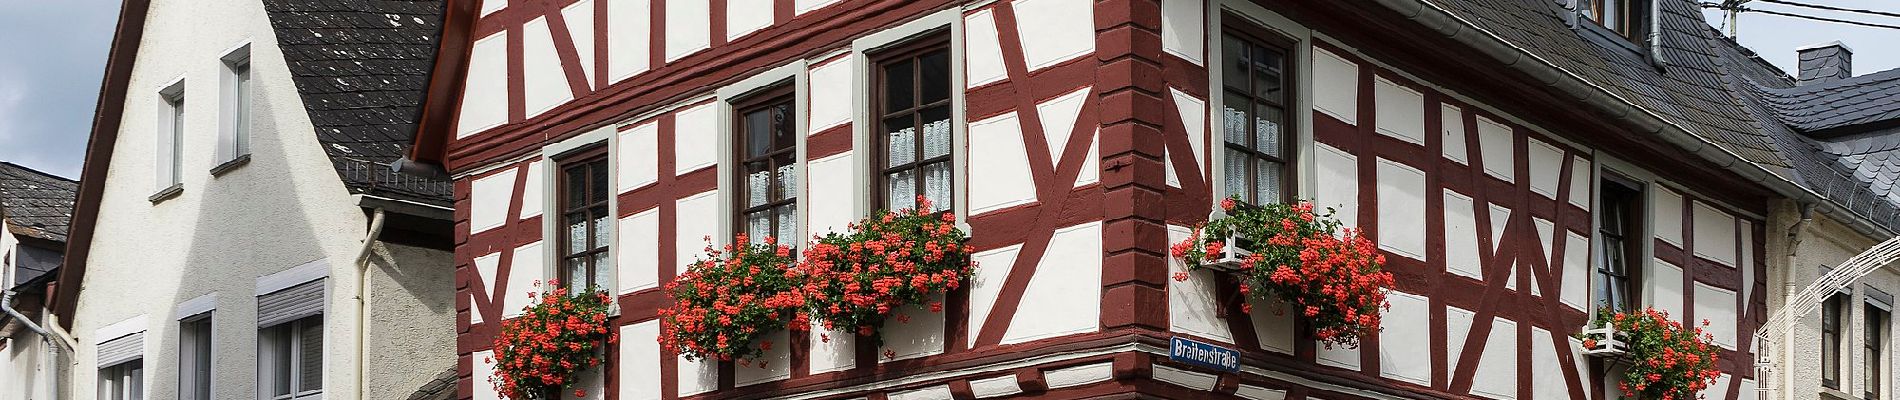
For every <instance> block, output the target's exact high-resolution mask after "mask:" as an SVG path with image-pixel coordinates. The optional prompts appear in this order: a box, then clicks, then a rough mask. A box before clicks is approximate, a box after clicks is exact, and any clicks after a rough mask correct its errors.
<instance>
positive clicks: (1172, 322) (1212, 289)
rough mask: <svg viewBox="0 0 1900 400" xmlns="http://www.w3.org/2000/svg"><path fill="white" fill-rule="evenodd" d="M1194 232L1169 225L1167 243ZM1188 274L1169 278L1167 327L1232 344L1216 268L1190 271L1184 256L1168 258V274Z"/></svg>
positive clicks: (1184, 237) (1266, 311) (1257, 310)
mask: <svg viewBox="0 0 1900 400" xmlns="http://www.w3.org/2000/svg"><path fill="white" fill-rule="evenodd" d="M1190 233H1191V232H1190V231H1189V229H1188V227H1185V226H1174V225H1169V226H1168V243H1179V242H1181V241H1183V240H1187V237H1188V235H1189V234H1190ZM1178 273H1188V274H1189V277H1188V279H1187V280H1185V281H1180V280H1174V279H1169V280H1168V327H1169V330H1172V331H1175V332H1181V333H1187V334H1191V335H1196V336H1200V337H1204V338H1210V339H1214V340H1219V341H1222V342H1227V343H1233V341H1234V337H1233V334H1231V333H1229V332H1228V330H1227V321H1226V320H1225V319H1223V318H1221V313H1220V301H1219V300H1218V299H1217V298H1216V296H1217V294H1219V293H1220V292H1219V287H1218V286H1219V285H1217V284H1216V283H1217V282H1219V280H1218V279H1217V277H1218V275H1216V273H1215V272H1214V271H1213V270H1208V269H1202V270H1199V271H1193V272H1189V271H1188V269H1187V264H1184V263H1182V262H1181V259H1179V258H1175V257H1168V276H1174V274H1178ZM1268 312H1269V311H1268V310H1266V309H1256V310H1255V311H1254V313H1253V315H1256V316H1257V315H1259V314H1262V313H1268Z"/></svg>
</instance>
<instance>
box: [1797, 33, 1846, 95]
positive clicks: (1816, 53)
mask: <svg viewBox="0 0 1900 400" xmlns="http://www.w3.org/2000/svg"><path fill="white" fill-rule="evenodd" d="M1794 51H1795V53H1796V54H1799V55H1800V58H1801V60H1800V68H1801V71H1800V72H1799V73H1798V74H1797V75H1796V77H1797V78H1799V79H1798V83H1797V84H1798V85H1800V86H1807V85H1812V84H1816V83H1829V82H1834V81H1838V80H1842V79H1847V78H1851V77H1853V76H1854V49H1850V48H1847V45H1844V44H1841V42H1840V41H1839V40H1836V41H1832V42H1827V43H1821V44H1814V45H1808V46H1804V47H1801V48H1798V49H1795V50H1794Z"/></svg>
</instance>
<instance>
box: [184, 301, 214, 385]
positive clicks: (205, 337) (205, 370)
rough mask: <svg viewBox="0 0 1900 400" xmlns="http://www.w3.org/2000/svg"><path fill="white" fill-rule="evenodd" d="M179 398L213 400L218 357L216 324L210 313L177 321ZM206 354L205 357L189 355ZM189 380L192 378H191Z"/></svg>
mask: <svg viewBox="0 0 1900 400" xmlns="http://www.w3.org/2000/svg"><path fill="white" fill-rule="evenodd" d="M178 328H179V329H178V332H179V340H178V347H179V348H178V398H179V399H182V400H194V399H211V398H212V397H211V395H212V394H213V393H215V391H214V390H213V389H212V388H213V386H212V385H213V384H214V383H213V382H214V379H213V372H212V371H213V370H214V369H213V368H211V366H212V365H216V362H215V360H217V345H216V343H217V340H216V337H217V325H216V320H214V319H212V313H211V312H204V313H201V314H198V315H193V316H188V317H184V318H180V319H179V320H178ZM198 354H203V355H204V357H202V359H201V358H199V357H188V355H198ZM188 379H189V380H188Z"/></svg>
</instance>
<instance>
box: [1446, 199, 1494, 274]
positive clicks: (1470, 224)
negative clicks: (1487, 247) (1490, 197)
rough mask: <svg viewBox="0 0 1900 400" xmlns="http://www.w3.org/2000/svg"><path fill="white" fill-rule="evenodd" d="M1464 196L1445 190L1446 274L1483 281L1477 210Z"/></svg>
mask: <svg viewBox="0 0 1900 400" xmlns="http://www.w3.org/2000/svg"><path fill="white" fill-rule="evenodd" d="M1472 203H1473V200H1471V198H1470V197H1467V196H1465V195H1464V194H1461V193H1458V192H1454V191H1452V190H1451V189H1445V203H1444V205H1445V232H1444V234H1445V270H1447V271H1451V273H1453V274H1457V275H1460V276H1464V277H1468V278H1471V279H1477V280H1484V265H1483V264H1482V262H1483V261H1482V260H1483V259H1482V258H1480V257H1479V253H1480V252H1481V251H1480V250H1478V220H1477V217H1476V216H1475V215H1474V211H1475V210H1477V206H1476V205H1475V204H1472Z"/></svg>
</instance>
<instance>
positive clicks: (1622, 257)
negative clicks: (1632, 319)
mask: <svg viewBox="0 0 1900 400" xmlns="http://www.w3.org/2000/svg"><path fill="white" fill-rule="evenodd" d="M1600 186H1601V187H1600V188H1599V189H1598V193H1599V194H1598V196H1599V197H1600V198H1599V199H1598V200H1599V201H1600V202H1601V203H1602V204H1601V205H1599V206H1598V208H1597V226H1598V227H1597V241H1598V243H1600V246H1599V247H1598V248H1597V251H1598V253H1597V263H1596V264H1597V265H1596V278H1595V279H1592V280H1591V282H1590V286H1591V290H1592V291H1594V294H1595V296H1596V304H1595V305H1596V308H1598V309H1606V310H1609V311H1611V312H1626V311H1632V310H1635V308H1636V306H1637V301H1636V294H1637V293H1638V292H1637V290H1638V288H1641V287H1642V286H1641V285H1640V283H1641V282H1640V280H1638V279H1636V278H1637V276H1636V275H1637V274H1635V273H1634V271H1633V270H1634V268H1632V264H1633V263H1632V260H1641V259H1642V254H1643V246H1642V243H1643V241H1642V238H1643V237H1644V236H1643V235H1644V234H1643V230H1642V229H1641V228H1640V227H1641V226H1642V225H1641V224H1642V222H1641V221H1642V220H1643V216H1642V212H1641V209H1639V208H1638V206H1637V205H1638V204H1642V203H1643V201H1642V192H1641V191H1640V190H1638V189H1636V185H1635V184H1632V183H1629V182H1627V181H1624V180H1622V179H1618V178H1615V177H1609V178H1606V179H1604V180H1603V181H1602V183H1601V185H1600Z"/></svg>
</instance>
